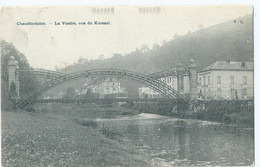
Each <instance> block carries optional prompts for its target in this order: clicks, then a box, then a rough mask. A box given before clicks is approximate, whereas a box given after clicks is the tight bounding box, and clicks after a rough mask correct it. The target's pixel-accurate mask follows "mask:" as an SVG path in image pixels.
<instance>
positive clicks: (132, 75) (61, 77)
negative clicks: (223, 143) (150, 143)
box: [17, 69, 190, 108]
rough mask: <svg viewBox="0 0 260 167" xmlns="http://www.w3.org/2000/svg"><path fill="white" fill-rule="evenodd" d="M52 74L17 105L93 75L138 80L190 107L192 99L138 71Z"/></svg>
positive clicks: (86, 71) (85, 71)
mask: <svg viewBox="0 0 260 167" xmlns="http://www.w3.org/2000/svg"><path fill="white" fill-rule="evenodd" d="M37 73H38V74H39V76H41V77H42V76H45V74H47V73H49V70H47V71H43V70H36V73H35V74H36V75H37ZM51 74H53V75H52V76H53V77H52V78H51V79H49V80H48V81H47V82H45V83H44V84H43V85H42V86H41V87H40V88H38V89H36V90H34V91H33V92H31V93H30V94H29V95H27V96H26V97H25V98H23V99H21V100H20V101H18V103H17V106H18V107H19V108H23V107H24V106H26V105H27V104H30V103H34V102H35V101H36V98H37V97H38V96H40V95H41V94H43V93H44V92H47V91H48V90H50V89H52V88H55V87H57V86H60V85H63V84H65V83H67V82H70V81H73V80H77V79H82V78H88V77H92V76H114V77H118V78H123V79H130V80H134V81H137V82H140V83H142V84H144V85H146V86H148V87H150V88H151V89H153V90H155V91H156V92H158V93H160V94H161V95H163V96H164V97H166V98H169V99H172V100H175V101H176V100H178V102H181V103H183V104H184V105H185V106H187V107H190V101H189V100H188V99H187V98H186V97H184V96H183V95H181V94H180V93H179V92H178V91H176V90H175V89H173V88H172V87H170V86H168V85H167V84H165V83H163V82H162V81H160V80H158V79H154V78H152V77H149V76H147V75H143V74H140V73H137V72H132V71H127V70H120V69H94V70H84V71H79V72H74V73H69V74H65V73H53V72H52V71H51Z"/></svg>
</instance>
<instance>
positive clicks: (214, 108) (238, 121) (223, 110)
mask: <svg viewBox="0 0 260 167" xmlns="http://www.w3.org/2000/svg"><path fill="white" fill-rule="evenodd" d="M123 106H124V107H125V108H128V109H133V110H137V111H140V112H143V113H152V114H160V115H165V116H173V117H177V118H184V119H185V118H189V119H200V120H207V121H217V122H222V123H226V124H232V125H237V126H246V127H254V102H253V101H252V100H251V101H244V100H212V101H198V102H197V103H196V108H197V110H196V111H187V110H178V109H176V110H173V108H175V104H172V103H167V102H158V103H153V104H146V103H139V104H134V103H126V104H125V105H123Z"/></svg>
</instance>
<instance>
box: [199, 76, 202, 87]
mask: <svg viewBox="0 0 260 167" xmlns="http://www.w3.org/2000/svg"><path fill="white" fill-rule="evenodd" d="M199 83H200V85H201V84H202V83H201V77H200V79H199Z"/></svg>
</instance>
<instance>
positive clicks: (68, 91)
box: [65, 87, 76, 98]
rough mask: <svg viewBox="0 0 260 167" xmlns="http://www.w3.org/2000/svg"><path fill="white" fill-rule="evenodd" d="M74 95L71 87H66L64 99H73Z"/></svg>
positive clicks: (73, 89) (74, 92)
mask: <svg viewBox="0 0 260 167" xmlns="http://www.w3.org/2000/svg"><path fill="white" fill-rule="evenodd" d="M75 95H76V91H75V88H73V87H68V89H67V91H66V95H65V98H73V97H75Z"/></svg>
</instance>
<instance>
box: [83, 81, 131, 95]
mask: <svg viewBox="0 0 260 167" xmlns="http://www.w3.org/2000/svg"><path fill="white" fill-rule="evenodd" d="M89 89H90V90H91V93H95V94H98V95H99V98H106V97H109V98H126V97H127V92H125V91H124V90H121V88H120V82H119V81H118V80H116V79H113V78H111V77H108V78H106V79H105V80H104V81H102V82H99V83H97V84H93V85H89V86H88V85H87V84H85V85H84V89H83V91H82V92H83V93H84V94H86V93H87V91H88V90H89Z"/></svg>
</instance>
